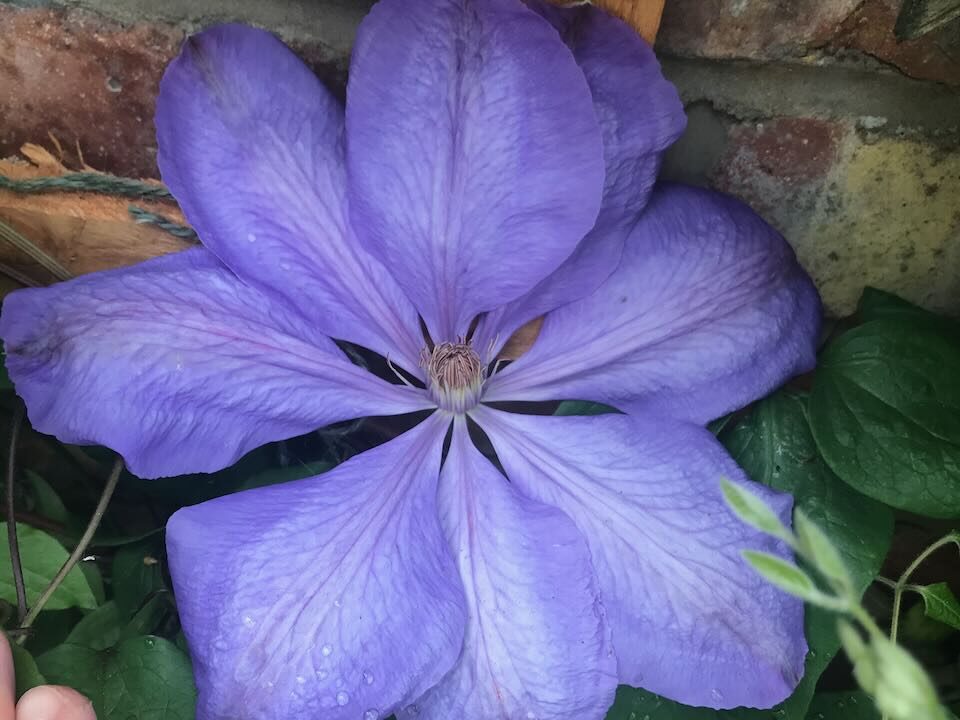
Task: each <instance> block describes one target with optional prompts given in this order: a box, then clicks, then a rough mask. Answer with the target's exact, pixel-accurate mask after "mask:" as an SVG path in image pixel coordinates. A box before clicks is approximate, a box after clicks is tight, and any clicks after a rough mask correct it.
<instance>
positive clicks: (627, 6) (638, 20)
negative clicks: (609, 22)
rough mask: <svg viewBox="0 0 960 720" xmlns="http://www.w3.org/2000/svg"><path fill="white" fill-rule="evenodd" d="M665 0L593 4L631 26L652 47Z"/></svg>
mask: <svg viewBox="0 0 960 720" xmlns="http://www.w3.org/2000/svg"><path fill="white" fill-rule="evenodd" d="M665 3H666V0H596V2H595V4H596V5H597V6H598V7H602V8H603V9H604V10H606V11H607V12H609V13H611V14H612V15H616V16H617V17H618V18H620V19H621V20H623V21H625V22H626V23H627V24H629V25H630V26H632V27H633V28H634V29H635V30H636V31H637V32H638V33H640V35H641V36H642V37H643V39H644V40H646V41H647V42H648V43H650V44H651V45H653V41H654V40H656V38H657V30H659V29H660V19H661V17H662V16H663V6H664V4H665Z"/></svg>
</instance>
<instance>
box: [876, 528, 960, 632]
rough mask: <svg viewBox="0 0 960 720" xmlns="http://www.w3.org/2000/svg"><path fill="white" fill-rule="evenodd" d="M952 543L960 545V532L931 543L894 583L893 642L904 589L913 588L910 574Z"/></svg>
mask: <svg viewBox="0 0 960 720" xmlns="http://www.w3.org/2000/svg"><path fill="white" fill-rule="evenodd" d="M950 543H955V544H956V545H957V547H960V533H958V532H956V531H954V532H951V533H947V534H946V535H944V536H943V537H942V538H940V539H939V540H937V541H936V542H935V543H933V544H932V545H929V546H928V547H927V549H926V550H924V551H923V552H922V553H920V554H919V555H917V557H916V558H915V559H914V561H913V562H912V563H910V564H909V565H908V566H907V569H906V570H904V571H903V574H902V575H901V576H900V579H899V580H897V583H896V585H894V587H893V619H891V620H890V639H891V640H892V641H893V642H896V641H897V632H898V631H899V628H900V605H901V604H902V603H903V591H904V590H909V589H911V588H910V587H908V583H909V580H910V576H911V575H913V573H914V572H915V571H916V569H917V568H918V567H920V565H921V564H922V563H923V561H924V560H926V559H927V558H928V557H930V556H931V555H933V553H935V552H936V551H937V550H939V549H940V548H942V547H943V546H944V545H949V544H950Z"/></svg>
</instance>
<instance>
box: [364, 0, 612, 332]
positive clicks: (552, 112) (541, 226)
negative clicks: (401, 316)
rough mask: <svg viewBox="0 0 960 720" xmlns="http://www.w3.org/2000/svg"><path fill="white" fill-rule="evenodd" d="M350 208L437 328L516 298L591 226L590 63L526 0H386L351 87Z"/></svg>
mask: <svg viewBox="0 0 960 720" xmlns="http://www.w3.org/2000/svg"><path fill="white" fill-rule="evenodd" d="M347 136H348V147H347V160H348V165H349V170H350V198H351V205H350V209H351V213H352V217H353V219H354V224H355V227H356V228H357V232H358V234H359V235H360V237H361V239H362V240H364V241H365V242H366V243H367V245H368V246H369V247H370V248H371V250H372V251H373V252H375V253H376V255H377V256H378V257H379V258H380V259H381V260H383V262H385V263H386V264H387V266H388V267H391V268H396V269H397V270H396V273H395V275H396V277H397V281H398V282H399V283H400V284H401V286H402V287H403V289H404V290H406V292H407V294H408V296H409V297H410V298H411V299H412V300H413V302H414V305H416V307H417V309H418V310H419V311H420V314H421V315H422V316H423V318H424V321H425V322H426V324H427V327H428V329H429V330H430V333H431V335H432V337H433V339H434V340H438V341H439V340H452V339H453V338H454V337H456V336H458V335H463V334H464V333H465V332H466V330H467V326H468V324H469V323H470V321H471V319H472V318H473V316H474V315H476V314H477V313H479V312H481V311H484V310H490V309H492V308H494V307H496V306H498V305H501V304H503V303H504V302H507V301H509V300H512V299H514V298H517V297H519V296H520V295H522V294H523V293H525V292H526V291H528V290H529V289H530V288H532V287H533V286H534V285H535V284H536V283H537V282H539V281H540V280H542V279H543V278H544V277H546V276H547V275H548V274H549V273H550V272H552V271H553V270H555V269H556V268H557V267H558V266H559V265H560V263H561V262H563V260H565V259H566V258H567V256H569V255H570V253H571V252H572V251H573V250H574V248H575V247H576V245H577V243H578V242H579V241H580V239H581V238H582V237H583V235H584V234H585V233H586V232H587V231H588V230H589V229H590V228H591V226H592V225H593V222H594V220H595V219H596V216H597V210H598V208H599V205H600V192H601V189H602V186H603V152H602V148H601V140H600V131H599V128H598V126H597V121H596V118H595V116H594V112H593V108H592V104H591V101H590V92H589V89H588V87H587V84H586V81H585V80H584V77H583V73H582V72H581V71H580V70H579V69H578V68H577V66H576V63H575V62H574V60H573V57H572V55H571V54H570V51H569V50H568V49H567V48H566V47H564V45H563V43H562V42H561V41H560V39H559V38H558V37H557V33H556V32H555V31H554V30H553V28H551V27H550V25H549V24H548V23H546V22H545V21H544V20H543V19H541V18H539V17H537V15H536V14H534V13H533V12H532V11H530V10H529V9H528V8H526V7H524V6H523V5H522V3H519V2H516V0H418V2H415V3H410V2H406V1H405V0H381V2H379V3H377V5H376V6H375V7H374V8H373V10H372V11H371V12H370V14H369V15H368V16H367V18H366V19H365V20H364V21H363V23H362V24H361V26H360V30H359V32H358V34H357V41H356V44H355V45H354V51H353V59H352V63H351V66H350V84H349V86H348V91H347Z"/></svg>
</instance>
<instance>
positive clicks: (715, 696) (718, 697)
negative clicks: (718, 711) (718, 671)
mask: <svg viewBox="0 0 960 720" xmlns="http://www.w3.org/2000/svg"><path fill="white" fill-rule="evenodd" d="M710 697H712V698H713V699H714V700H716V701H718V702H719V701H721V700H723V693H722V692H720V690H719V689H718V688H714V689H713V690H711V691H710Z"/></svg>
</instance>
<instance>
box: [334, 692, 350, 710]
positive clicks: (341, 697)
mask: <svg viewBox="0 0 960 720" xmlns="http://www.w3.org/2000/svg"><path fill="white" fill-rule="evenodd" d="M348 702H350V696H349V695H347V694H346V693H345V692H344V691H343V690H341V691H340V692H338V693H337V705H339V706H340V707H343V706H344V705H346V704H347V703H348Z"/></svg>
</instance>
